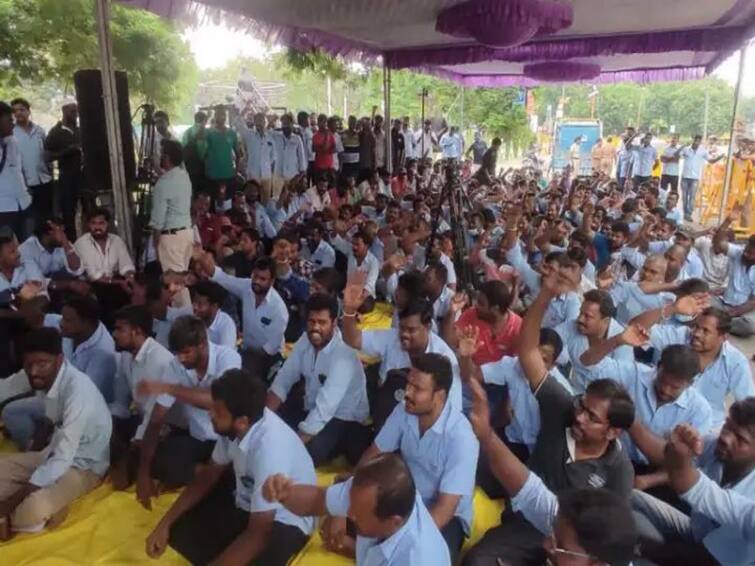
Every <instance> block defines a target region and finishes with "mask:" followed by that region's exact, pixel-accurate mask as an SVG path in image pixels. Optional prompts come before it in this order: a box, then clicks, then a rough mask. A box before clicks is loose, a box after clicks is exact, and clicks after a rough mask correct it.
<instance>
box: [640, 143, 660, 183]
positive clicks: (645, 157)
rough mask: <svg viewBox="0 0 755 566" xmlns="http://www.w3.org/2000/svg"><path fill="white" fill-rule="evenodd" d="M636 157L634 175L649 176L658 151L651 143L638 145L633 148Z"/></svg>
mask: <svg viewBox="0 0 755 566" xmlns="http://www.w3.org/2000/svg"><path fill="white" fill-rule="evenodd" d="M634 151H635V152H636V153H637V158H636V159H635V162H634V175H635V176H638V177H650V176H651V175H652V174H653V165H654V164H655V161H656V159H658V152H657V151H656V150H655V148H654V147H653V146H652V145H648V146H647V147H646V146H644V145H639V146H637V147H635V148H634Z"/></svg>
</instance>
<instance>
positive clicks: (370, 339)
mask: <svg viewBox="0 0 755 566" xmlns="http://www.w3.org/2000/svg"><path fill="white" fill-rule="evenodd" d="M362 352H364V353H365V354H367V355H368V356H374V357H376V358H380V368H379V369H378V373H379V375H380V384H381V385H382V384H383V383H384V382H385V378H386V377H387V376H388V372H389V371H391V370H392V369H408V368H411V367H412V362H411V360H410V359H409V354H408V353H407V352H406V350H404V349H403V348H402V347H401V341H400V340H399V336H398V329H396V328H391V329H390V330H364V331H362ZM425 353H426V354H428V353H434V354H443V355H444V356H446V357H447V358H448V360H449V361H450V362H451V369H452V370H453V374H454V380H453V383H452V384H451V392H450V393H449V395H448V399H449V401H451V406H452V407H455V408H456V409H459V410H460V411H461V410H462V401H461V373H460V372H459V360H457V359H456V354H454V351H453V350H452V349H451V348H450V347H449V346H448V344H446V342H445V341H444V340H443V338H441V337H440V336H438V335H437V334H435V333H434V332H430V339H429V340H428V342H427V348H426V349H425Z"/></svg>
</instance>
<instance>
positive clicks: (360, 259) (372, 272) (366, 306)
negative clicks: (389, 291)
mask: <svg viewBox="0 0 755 566" xmlns="http://www.w3.org/2000/svg"><path fill="white" fill-rule="evenodd" d="M344 236H346V233H345V232H344V233H343V234H338V235H337V236H336V237H335V238H333V247H334V248H335V249H336V250H338V251H340V252H341V253H342V254H344V255H345V256H346V257H347V258H348V263H347V268H346V269H347V271H346V273H347V276H352V275H353V274H355V273H364V274H365V276H366V279H365V287H364V288H365V291H367V296H368V298H367V299H366V300H365V302H364V303H363V305H362V309H363V311H365V312H368V311H370V310H372V306H373V305H374V302H375V284H376V283H377V279H378V275H380V267H381V265H380V261H379V260H378V258H376V257H375V255H374V254H373V253H372V252H371V251H370V246H372V242H373V237H372V236H371V235H370V234H368V233H367V232H366V231H365V230H364V229H362V230H359V231H358V232H357V233H356V234H354V235H353V236H352V237H351V245H349V242H347V241H346V239H345V238H344Z"/></svg>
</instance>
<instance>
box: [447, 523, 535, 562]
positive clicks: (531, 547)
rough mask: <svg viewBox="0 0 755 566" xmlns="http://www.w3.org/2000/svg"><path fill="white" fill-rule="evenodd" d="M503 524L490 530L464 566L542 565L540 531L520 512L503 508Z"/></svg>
mask: <svg viewBox="0 0 755 566" xmlns="http://www.w3.org/2000/svg"><path fill="white" fill-rule="evenodd" d="M504 514H505V517H504V518H503V523H502V524H501V525H499V526H497V527H494V528H492V529H490V530H489V531H488V532H487V533H485V536H483V537H482V539H481V540H480V542H478V543H477V544H476V545H474V546H473V547H472V548H471V549H470V550H469V552H467V555H466V557H465V558H464V562H463V563H462V564H463V566H500V564H501V563H503V564H506V566H535V565H537V566H540V565H541V564H545V559H546V554H545V550H544V549H543V534H542V533H541V532H540V531H538V530H537V529H536V528H535V527H533V526H532V525H531V524H530V523H529V522H528V521H527V519H525V518H524V516H522V514H521V513H514V512H511V511H509V512H508V513H507V512H505V511H504Z"/></svg>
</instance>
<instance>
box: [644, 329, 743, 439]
mask: <svg viewBox="0 0 755 566" xmlns="http://www.w3.org/2000/svg"><path fill="white" fill-rule="evenodd" d="M691 341H692V331H691V330H690V329H689V328H688V327H686V326H671V325H668V324H661V325H655V326H654V327H653V328H652V330H651V331H650V345H651V346H653V347H654V348H656V349H657V350H658V351H663V349H664V348H665V347H666V346H670V345H671V344H686V345H689V344H690V343H691ZM695 388H696V389H697V390H698V391H699V392H700V393H701V394H702V396H703V397H705V399H706V400H707V401H708V403H710V408H711V409H712V410H713V428H714V429H717V428H720V427H721V425H722V424H723V422H724V420H726V404H725V403H726V396H727V395H728V394H730V393H731V394H732V395H733V396H734V399H735V400H737V401H740V400H742V399H744V398H746V397H751V396H753V395H755V387H753V384H752V372H751V371H750V362H748V361H747V358H746V357H745V355H744V354H743V353H742V352H740V351H739V349H738V348H736V347H735V346H732V345H731V344H730V343H729V342H728V341H726V342H724V343H723V346H721V353H720V354H719V355H718V357H717V358H716V359H715V361H713V363H712V364H710V365H709V366H708V367H707V368H705V369H704V370H703V372H702V373H699V374H698V375H697V376H696V377H695Z"/></svg>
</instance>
